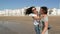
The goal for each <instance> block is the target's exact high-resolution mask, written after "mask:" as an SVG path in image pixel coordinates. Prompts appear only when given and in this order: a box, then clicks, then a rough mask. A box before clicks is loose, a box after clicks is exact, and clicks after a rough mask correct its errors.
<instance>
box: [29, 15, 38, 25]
mask: <svg viewBox="0 0 60 34" xmlns="http://www.w3.org/2000/svg"><path fill="white" fill-rule="evenodd" d="M29 16H32V18H33V17H34V16H37V15H36V14H30V15H29ZM33 22H34V25H38V24H39V20H35V19H34V18H33Z"/></svg>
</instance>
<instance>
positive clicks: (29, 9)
mask: <svg viewBox="0 0 60 34" xmlns="http://www.w3.org/2000/svg"><path fill="white" fill-rule="evenodd" d="M32 8H35V6H32V7H30V8H27V9H26V12H25V15H29V14H31V13H33V12H32Z"/></svg>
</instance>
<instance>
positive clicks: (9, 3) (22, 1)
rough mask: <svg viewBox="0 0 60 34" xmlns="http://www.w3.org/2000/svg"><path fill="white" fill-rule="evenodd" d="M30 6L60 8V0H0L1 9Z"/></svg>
mask: <svg viewBox="0 0 60 34" xmlns="http://www.w3.org/2000/svg"><path fill="white" fill-rule="evenodd" d="M30 6H36V7H37V6H39V7H41V6H47V7H48V8H60V0H0V10H3V9H18V8H23V7H30Z"/></svg>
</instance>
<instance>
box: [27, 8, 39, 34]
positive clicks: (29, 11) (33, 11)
mask: <svg viewBox="0 0 60 34" xmlns="http://www.w3.org/2000/svg"><path fill="white" fill-rule="evenodd" d="M27 14H28V15H29V16H32V18H33V23H34V28H35V31H36V34H40V27H39V23H40V22H39V21H40V18H39V16H38V12H37V11H36V8H35V7H30V8H28V9H27V10H26V15H27Z"/></svg>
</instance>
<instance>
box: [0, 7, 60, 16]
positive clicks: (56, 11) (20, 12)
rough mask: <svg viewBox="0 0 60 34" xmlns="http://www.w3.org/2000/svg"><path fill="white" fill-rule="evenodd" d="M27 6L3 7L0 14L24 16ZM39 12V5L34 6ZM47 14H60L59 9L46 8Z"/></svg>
mask: <svg viewBox="0 0 60 34" xmlns="http://www.w3.org/2000/svg"><path fill="white" fill-rule="evenodd" d="M27 8H29V7H24V8H22V9H14V10H12V9H5V10H2V11H0V16H25V10H26V9H27ZM36 9H37V11H38V12H39V10H40V7H36ZM48 15H60V9H56V8H52V9H48Z"/></svg>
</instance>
